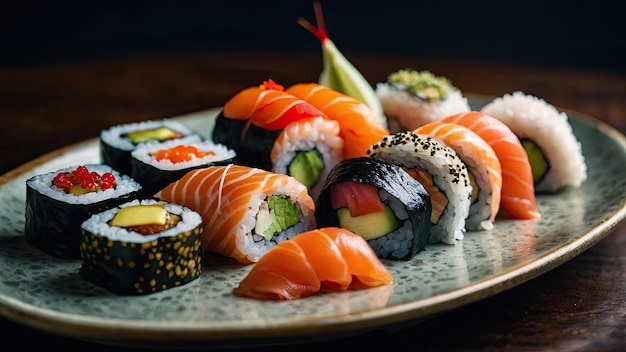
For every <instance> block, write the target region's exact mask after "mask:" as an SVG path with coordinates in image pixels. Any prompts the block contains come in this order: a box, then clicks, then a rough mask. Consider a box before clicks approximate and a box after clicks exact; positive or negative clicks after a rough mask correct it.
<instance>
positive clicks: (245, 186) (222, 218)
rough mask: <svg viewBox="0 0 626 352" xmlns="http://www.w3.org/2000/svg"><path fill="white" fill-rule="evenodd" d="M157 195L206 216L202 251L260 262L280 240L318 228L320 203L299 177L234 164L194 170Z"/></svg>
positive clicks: (203, 223)
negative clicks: (316, 213) (310, 193)
mask: <svg viewBox="0 0 626 352" xmlns="http://www.w3.org/2000/svg"><path fill="white" fill-rule="evenodd" d="M155 197H156V198H159V199H161V200H166V201H169V202H172V203H176V204H180V205H183V206H186V207H188V208H190V209H192V210H195V211H197V212H198V213H200V215H202V226H203V231H202V235H201V237H200V240H201V244H202V249H203V250H204V251H206V252H213V253H218V254H221V255H224V256H227V257H232V258H235V259H236V260H237V261H239V262H241V263H253V262H256V261H257V260H259V258H261V257H262V256H263V254H265V253H266V252H267V251H268V250H269V249H271V248H272V247H274V246H275V245H276V244H277V243H279V242H281V241H283V240H286V239H289V238H291V237H293V236H295V235H297V234H299V233H301V232H303V231H307V230H311V229H313V228H315V217H314V212H315V204H314V201H313V199H312V198H311V196H309V194H308V192H307V188H306V186H304V185H303V184H302V183H301V182H299V181H298V180H296V179H295V178H293V177H290V176H287V175H284V174H278V173H273V172H269V171H265V170H261V169H257V168H251V167H246V166H241V165H235V164H229V165H226V166H209V167H206V168H202V169H196V170H193V171H190V172H188V173H187V174H185V175H184V176H183V177H182V178H180V179H179V180H178V181H175V182H172V183H170V184H169V185H168V186H166V187H165V188H163V189H162V190H160V191H159V192H157V194H156V195H155Z"/></svg>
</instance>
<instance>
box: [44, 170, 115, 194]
mask: <svg viewBox="0 0 626 352" xmlns="http://www.w3.org/2000/svg"><path fill="white" fill-rule="evenodd" d="M52 183H53V184H54V185H55V186H57V187H59V188H61V189H62V190H63V191H64V192H65V193H69V192H70V190H71V189H72V187H74V186H75V185H80V187H81V188H83V189H86V190H89V191H97V190H99V189H109V188H112V187H115V184H116V180H115V176H114V175H113V174H112V173H110V172H106V173H104V174H102V176H100V174H98V173H97V172H96V171H92V172H89V170H88V169H87V168H86V167H85V166H83V165H81V166H79V167H77V168H76V170H73V171H72V172H59V173H58V174H57V175H56V176H55V177H54V179H53V181H52Z"/></svg>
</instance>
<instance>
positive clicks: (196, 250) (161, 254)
mask: <svg viewBox="0 0 626 352" xmlns="http://www.w3.org/2000/svg"><path fill="white" fill-rule="evenodd" d="M201 233H202V217H201V216H200V214H198V213H197V212H195V211H193V210H191V209H188V208H186V207H184V206H181V205H178V204H173V203H168V202H162V201H156V200H152V199H146V200H134V201H131V202H127V203H124V204H121V205H119V206H118V207H115V208H112V209H109V210H106V211H104V212H101V213H97V214H93V215H92V216H91V217H89V218H88V219H87V220H85V221H84V222H83V223H82V224H81V241H80V254H81V258H82V265H81V268H80V275H81V277H82V278H83V279H85V280H86V281H89V282H91V283H93V284H95V285H98V286H100V287H103V288H105V289H107V290H109V291H111V292H113V293H116V294H120V295H145V294H149V293H154V292H159V291H163V290H166V289H170V288H173V287H178V286H182V285H185V284H187V283H189V282H191V281H193V280H195V279H196V278H198V277H199V276H200V273H201V271H202V262H201V261H202V246H201V245H200V234H201Z"/></svg>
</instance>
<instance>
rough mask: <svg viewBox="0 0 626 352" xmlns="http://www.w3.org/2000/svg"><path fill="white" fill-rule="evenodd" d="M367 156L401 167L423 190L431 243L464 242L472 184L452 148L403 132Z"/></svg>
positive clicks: (386, 139) (388, 138)
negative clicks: (429, 205)
mask: <svg viewBox="0 0 626 352" xmlns="http://www.w3.org/2000/svg"><path fill="white" fill-rule="evenodd" d="M368 154H369V156H370V157H372V158H374V159H381V160H384V161H387V162H389V163H392V164H396V165H400V166H402V168H403V169H404V170H405V171H407V172H408V173H409V174H410V175H411V176H413V177H414V178H416V179H417V180H418V181H420V182H421V184H422V185H423V186H424V188H426V191H428V194H429V195H430V200H431V203H432V214H431V222H432V224H433V227H432V233H431V236H430V242H433V243H436V242H444V243H448V244H455V243H456V241H457V240H462V239H463V237H464V234H465V230H466V229H465V221H466V218H467V217H468V215H469V211H470V205H471V195H472V185H471V182H470V178H469V175H468V171H467V166H466V165H465V163H464V162H463V161H462V159H461V158H460V157H459V155H458V154H457V153H456V152H455V151H454V149H452V148H451V147H448V146H447V145H445V144H444V143H443V142H441V141H440V140H438V139H436V138H433V137H430V136H428V135H423V134H416V133H413V132H409V131H404V132H398V133H396V134H393V135H389V136H387V137H385V138H383V139H382V140H381V141H380V142H378V143H376V144H374V145H372V147H370V149H369V150H368Z"/></svg>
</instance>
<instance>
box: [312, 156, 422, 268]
mask: <svg viewBox="0 0 626 352" xmlns="http://www.w3.org/2000/svg"><path fill="white" fill-rule="evenodd" d="M315 208H316V212H315V217H316V220H317V226H318V227H330V226H335V227H343V228H346V229H348V230H350V231H352V232H355V233H357V234H359V235H361V236H363V237H364V238H365V239H366V240H367V242H368V243H369V244H370V246H372V248H373V249H374V251H375V252H376V254H377V255H378V256H379V257H382V258H387V259H394V260H409V259H411V258H413V257H414V256H415V255H416V254H417V253H419V252H420V251H421V250H423V249H424V248H425V247H426V244H427V243H428V238H429V237H430V230H431V226H432V225H431V222H430V215H431V212H432V205H431V200H430V196H429V194H428V193H427V192H426V190H425V188H424V187H423V186H422V184H421V183H420V182H419V181H417V180H415V179H414V178H413V177H411V176H410V175H409V174H408V173H407V172H406V171H404V170H403V169H402V168H401V167H400V166H398V165H394V164H390V163H387V162H385V161H383V160H377V159H372V158H368V157H357V158H350V159H345V160H343V161H341V162H340V163H338V164H337V165H335V167H334V168H333V169H332V170H331V171H330V174H329V175H328V178H327V179H326V182H325V184H324V187H323V189H322V191H321V193H320V196H319V198H318V200H317V203H316V207H315Z"/></svg>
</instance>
